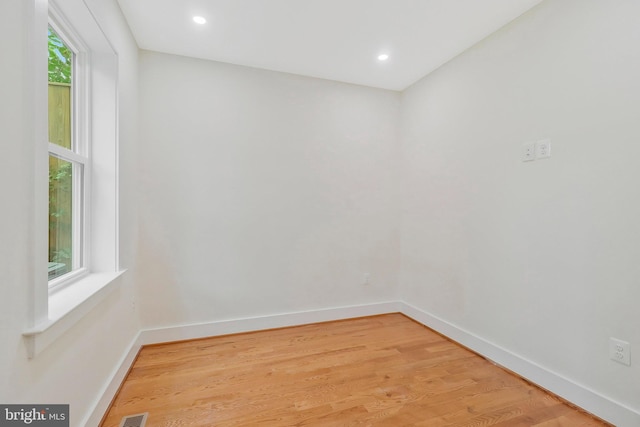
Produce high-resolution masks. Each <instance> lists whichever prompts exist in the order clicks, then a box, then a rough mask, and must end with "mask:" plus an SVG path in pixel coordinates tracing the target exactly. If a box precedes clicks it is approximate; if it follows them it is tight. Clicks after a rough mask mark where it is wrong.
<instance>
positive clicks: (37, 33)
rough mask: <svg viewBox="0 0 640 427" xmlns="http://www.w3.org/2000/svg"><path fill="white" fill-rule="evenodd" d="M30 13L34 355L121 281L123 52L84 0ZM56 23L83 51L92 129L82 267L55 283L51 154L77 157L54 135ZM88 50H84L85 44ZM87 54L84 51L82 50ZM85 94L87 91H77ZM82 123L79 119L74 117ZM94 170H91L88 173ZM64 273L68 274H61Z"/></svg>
mask: <svg viewBox="0 0 640 427" xmlns="http://www.w3.org/2000/svg"><path fill="white" fill-rule="evenodd" d="M23 7H24V8H25V9H24V10H25V17H26V21H27V25H28V28H29V29H28V32H29V35H30V39H29V40H28V51H27V55H28V61H29V63H30V64H29V70H30V73H31V79H32V82H33V84H32V85H30V86H29V92H28V93H26V95H25V104H26V108H28V109H30V110H31V111H32V113H33V114H32V116H33V117H34V119H33V120H34V122H33V129H32V140H33V144H34V145H33V153H34V174H35V176H34V182H33V197H34V201H33V205H34V207H35V208H34V213H33V219H32V227H31V234H30V236H29V241H30V247H31V252H32V254H33V256H32V259H33V261H32V271H33V272H32V274H31V275H30V277H31V279H30V281H29V286H30V289H29V291H28V294H29V295H30V300H29V301H30V305H29V311H28V313H27V327H26V329H25V331H24V332H23V336H24V339H25V344H26V346H25V348H26V356H27V357H29V358H32V357H36V356H37V355H38V354H39V353H40V352H42V351H44V350H45V349H46V348H47V347H48V346H49V345H50V344H52V343H54V342H55V341H56V340H57V339H58V338H59V337H60V336H62V335H63V334H64V333H65V332H66V331H67V330H69V329H70V328H71V327H72V326H74V325H75V324H76V323H77V322H79V321H80V320H81V319H82V318H83V317H84V316H85V315H86V314H88V313H89V312H90V311H91V310H92V309H93V308H94V307H95V306H96V305H97V304H99V303H100V302H101V301H103V300H104V299H105V298H106V297H107V296H108V295H109V294H110V293H111V292H112V291H113V290H114V289H115V287H116V286H117V284H119V283H120V282H121V280H119V277H120V276H121V275H122V274H123V273H124V270H122V269H121V268H120V266H119V250H118V247H119V239H118V233H119V223H118V209H119V206H118V120H117V119H118V55H117V52H116V50H115V49H114V48H113V45H112V44H111V43H110V42H109V39H108V37H107V36H106V35H105V34H104V32H103V31H102V29H101V27H100V25H99V23H98V22H97V21H96V19H95V14H94V13H92V11H91V9H90V7H91V6H90V5H89V4H88V3H87V2H85V1H84V0H25V1H24V2H23ZM51 22H54V23H55V25H57V26H58V27H56V26H55V25H52V28H54V30H56V31H58V30H60V31H61V32H62V33H63V34H60V36H61V37H64V36H67V37H70V39H69V40H67V39H66V38H65V42H70V43H78V41H79V40H82V42H83V44H84V46H79V45H77V44H76V45H74V46H73V47H74V48H76V49H78V52H79V53H81V55H80V60H81V61H85V63H86V65H87V66H88V64H89V63H90V64H91V67H90V68H88V67H87V66H85V64H84V63H82V64H80V68H81V69H83V68H84V69H85V70H86V73H87V75H86V76H84V78H82V79H81V80H82V81H85V82H86V83H85V84H86V91H84V93H83V94H82V96H80V97H76V99H74V102H76V103H79V104H82V103H85V105H86V107H82V108H81V110H82V111H84V112H85V113H84V114H86V115H87V121H86V123H87V124H86V127H83V128H80V129H75V132H76V134H77V137H80V136H81V137H82V138H85V136H86V139H85V140H86V141H89V140H90V141H91V144H90V145H87V146H86V148H84V149H83V150H86V151H85V152H81V153H80V154H81V157H85V155H86V157H87V158H88V161H87V163H86V170H85V174H87V175H85V178H84V187H85V190H84V191H86V192H87V196H86V198H85V208H84V210H85V212H84V213H83V214H84V215H85V216H84V218H85V221H84V228H85V230H84V237H83V244H84V248H83V254H84V259H83V265H84V267H83V269H82V270H83V271H82V272H81V274H80V273H76V274H73V275H71V274H69V275H64V276H61V280H60V283H55V285H56V286H49V280H48V272H47V270H48V269H47V263H46V262H45V261H46V260H48V247H49V242H48V236H49V234H48V229H49V226H48V224H49V203H48V200H49V191H48V189H49V182H48V179H49V177H48V175H49V174H48V168H49V153H50V150H51V151H53V152H54V153H56V154H57V155H59V156H62V157H67V156H69V157H70V158H72V159H74V160H80V159H79V158H76V157H74V156H75V154H73V153H72V152H70V151H69V150H65V151H60V150H59V148H55V147H54V148H51V146H50V144H49V141H48V88H47V87H48V79H47V77H46V76H47V69H48V64H47V62H48V61H47V55H46V43H47V30H48V26H49V25H50V24H51ZM85 49H86V50H85ZM83 53H84V55H83ZM79 92H80V93H82V90H80V91H79ZM79 121H82V120H81V119H79V118H78V117H76V123H77V122H79ZM83 132H84V133H86V134H85V135H82V133H83ZM87 171H90V174H88V173H87ZM63 278H64V280H62V279H63Z"/></svg>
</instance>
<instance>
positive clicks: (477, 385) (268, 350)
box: [102, 314, 607, 427]
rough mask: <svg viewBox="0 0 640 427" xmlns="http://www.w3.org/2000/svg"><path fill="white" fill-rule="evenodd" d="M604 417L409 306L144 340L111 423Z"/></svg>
mask: <svg viewBox="0 0 640 427" xmlns="http://www.w3.org/2000/svg"><path fill="white" fill-rule="evenodd" d="M141 412H148V413H149V418H148V420H147V426H148V427H151V426H323V427H324V426H372V425H376V426H392V427H400V426H456V427H458V426H469V427H471V426H476V427H480V426H527V427H531V426H537V427H551V426H601V425H607V424H605V423H603V422H601V421H598V420H596V419H594V418H592V417H590V416H589V415H587V414H585V413H583V412H581V411H580V410H578V409H575V408H572V407H570V406H569V405H567V404H565V403H563V402H562V401H560V400H559V399H558V398H556V397H554V396H552V395H550V394H548V393H545V392H544V391H542V390H541V389H539V388H537V387H535V386H533V385H531V384H529V383H527V382H526V381H524V380H522V379H520V378H518V377H516V376H514V375H512V374H510V373H509V372H507V371H505V370H503V369H501V368H499V367H497V366H495V365H493V364H492V363H490V362H488V361H487V360H485V359H483V358H481V357H479V356H477V355H476V354H474V353H472V352H471V351H469V350H467V349H465V348H463V347H461V346H459V345H457V344H455V343H453V342H451V341H449V340H447V339H446V338H444V337H442V336H441V335H438V334H436V333H435V332H433V331H431V330H429V329H427V328H425V327H424V326H422V325H419V324H418V323H416V322H414V321H412V320H411V319H408V318H407V317H405V316H403V315H401V314H389V315H382V316H374V317H366V318H358V319H351V320H342V321H336V322H328V323H320V324H313V325H305V326H298V327H293V328H285V329H277V330H270V331H262V332H252V333H245V334H238V335H229V336H222V337H213V338H206V339H201V340H194V341H184V342H178V343H169V344H161V345H154V346H147V347H144V348H143V349H142V350H141V351H140V354H139V355H138V358H137V360H136V361H135V363H134V365H133V367H132V369H131V371H130V372H129V374H128V376H127V378H126V380H125V382H124V383H123V385H122V387H121V389H120V391H119V392H118V394H117V396H116V398H115V400H114V402H113V403H112V405H111V408H110V410H109V411H108V412H107V414H106V416H105V418H104V420H103V423H102V426H103V427H113V426H119V424H120V421H121V419H122V417H123V416H126V415H132V414H137V413H141Z"/></svg>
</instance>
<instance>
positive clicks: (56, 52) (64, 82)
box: [48, 27, 74, 149]
mask: <svg viewBox="0 0 640 427" xmlns="http://www.w3.org/2000/svg"><path fill="white" fill-rule="evenodd" d="M48 47H49V72H48V74H49V142H52V143H54V144H56V145H60V146H61V147H65V148H68V149H71V140H72V139H71V117H72V114H71V108H72V107H71V100H72V97H71V87H72V80H71V79H72V75H73V55H74V54H73V51H72V50H71V49H69V47H68V46H67V45H66V44H65V43H64V42H63V41H62V39H61V38H60V37H59V36H58V35H57V34H56V33H55V31H53V29H52V28H51V27H49V37H48Z"/></svg>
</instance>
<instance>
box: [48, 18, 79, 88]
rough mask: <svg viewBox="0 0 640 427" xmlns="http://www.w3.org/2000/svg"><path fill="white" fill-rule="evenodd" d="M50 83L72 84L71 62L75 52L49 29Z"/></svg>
mask: <svg viewBox="0 0 640 427" xmlns="http://www.w3.org/2000/svg"><path fill="white" fill-rule="evenodd" d="M48 39H49V43H48V45H49V81H50V82H52V83H67V84H71V62H72V58H73V52H71V51H70V50H69V48H68V47H67V46H65V44H64V42H63V41H62V40H60V37H58V35H57V34H56V33H55V32H54V31H53V30H52V29H51V27H49V34H48Z"/></svg>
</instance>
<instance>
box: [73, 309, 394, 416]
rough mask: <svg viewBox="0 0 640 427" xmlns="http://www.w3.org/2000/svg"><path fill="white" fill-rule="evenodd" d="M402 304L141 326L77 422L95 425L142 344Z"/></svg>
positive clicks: (369, 312)
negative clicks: (118, 362) (87, 412)
mask: <svg viewBox="0 0 640 427" xmlns="http://www.w3.org/2000/svg"><path fill="white" fill-rule="evenodd" d="M401 307H402V304H401V303H400V302H380V303H373V304H363V305H354V306H346V307H336V308H328V309H322V310H309V311H300V312H292V313H282V314H275V315H269V316H259V317H249V318H240V319H228V320H220V321H215V322H209V323H198V324H189V325H181V326H173V327H168V328H156V329H146V330H142V331H140V333H138V335H137V337H136V338H135V339H134V340H133V341H132V342H131V344H130V346H129V349H128V350H127V351H126V352H125V354H124V356H123V357H122V359H121V361H120V364H119V365H118V368H117V369H115V370H114V372H113V374H112V375H111V378H110V379H109V381H108V382H107V385H106V386H105V388H104V390H103V392H102V395H101V397H100V398H99V399H98V401H97V402H96V404H95V405H94V407H93V410H92V411H91V413H90V414H89V416H88V417H87V418H86V420H85V422H84V423H81V424H80V425H84V426H86V427H95V426H97V425H99V424H100V421H101V420H102V417H103V416H104V414H105V412H106V411H107V409H108V408H109V405H110V404H111V401H112V400H113V398H114V397H115V394H116V393H117V392H118V389H119V387H120V384H122V381H123V380H124V378H125V376H126V375H127V372H129V368H130V367H131V365H132V364H133V362H134V360H135V358H136V355H137V354H138V352H139V351H140V348H142V346H143V345H148V344H158V343H162V342H171V341H180V340H188V339H197V338H206V337H212V336H217V335H228V334H237V333H242V332H252V331H260V330H265V329H274V328H284V327H287V326H298V325H305V324H309V323H319V322H328V321H332V320H341V319H350V318H355V317H364V316H375V315H378V314H387V313H398V312H400V309H401Z"/></svg>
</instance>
